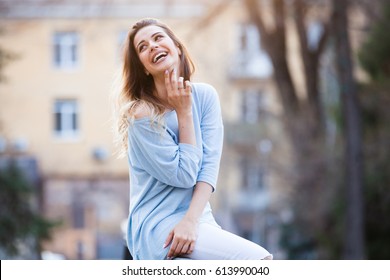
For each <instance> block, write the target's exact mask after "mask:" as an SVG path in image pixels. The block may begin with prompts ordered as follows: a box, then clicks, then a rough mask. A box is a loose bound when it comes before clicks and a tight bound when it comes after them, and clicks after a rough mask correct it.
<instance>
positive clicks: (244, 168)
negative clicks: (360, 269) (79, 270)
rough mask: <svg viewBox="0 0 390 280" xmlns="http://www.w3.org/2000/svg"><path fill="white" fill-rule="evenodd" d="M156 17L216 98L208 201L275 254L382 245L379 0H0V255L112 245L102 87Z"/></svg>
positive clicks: (389, 204)
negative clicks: (214, 159) (217, 161)
mask: <svg viewBox="0 0 390 280" xmlns="http://www.w3.org/2000/svg"><path fill="white" fill-rule="evenodd" d="M143 17H154V18H158V19H160V20H162V21H163V22H165V23H167V24H168V25H169V26H170V27H171V28H172V29H173V30H174V31H175V33H176V34H177V35H178V36H179V38H181V40H182V41H183V42H184V44H185V45H186V46H187V48H188V50H189V52H190V54H191V56H192V58H193V60H194V62H195V65H196V72H195V75H194V79H193V81H195V82H206V83H210V84H212V85H213V86H214V87H215V88H216V89H217V91H218V93H219V97H220V100H221V106H222V113H223V119H224V125H225V142H224V150H223V156H222V161H221V169H220V176H219V181H218V187H217V191H216V193H215V194H214V195H213V197H212V201H211V203H212V206H213V210H214V213H215V216H216V219H217V221H218V222H219V223H220V225H221V226H222V227H223V228H226V229H228V230H230V231H232V232H235V233H237V234H239V235H241V236H243V237H245V238H248V239H250V240H252V241H254V242H256V243H259V244H261V245H262V246H264V247H265V248H267V249H268V250H269V251H270V252H272V253H273V254H274V257H275V259H390V219H389V214H390V192H389V187H390V184H389V182H390V180H389V177H390V168H389V165H390V161H389V159H390V157H389V155H390V152H389V144H390V141H389V140H390V127H389V120H390V112H389V111H390V110H389V106H390V97H389V96H390V95H389V90H390V82H389V81H390V36H389V33H388V30H389V29H390V2H389V1H387V0H350V1H345V0H222V1H221V0H216V1H208V0H154V1H152V0H142V1H141V0H77V1H76V0H0V74H1V80H0V258H1V259H122V258H123V255H124V249H125V241H124V237H123V236H124V232H123V227H122V226H123V223H124V221H125V220H126V217H127V213H128V203H129V179H128V178H129V177H128V166H127V160H126V159H117V158H116V156H115V155H114V153H115V147H114V146H113V137H112V132H111V125H112V123H111V120H110V117H111V105H110V93H111V91H112V85H113V82H114V80H115V76H116V75H117V73H118V72H120V69H121V66H122V49H123V43H124V40H125V38H126V34H127V32H128V31H129V29H130V28H131V26H132V25H133V24H134V23H135V22H136V21H137V20H139V19H141V18H143Z"/></svg>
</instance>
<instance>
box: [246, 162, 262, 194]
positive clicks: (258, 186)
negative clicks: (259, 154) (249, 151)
mask: <svg viewBox="0 0 390 280" xmlns="http://www.w3.org/2000/svg"><path fill="white" fill-rule="evenodd" d="M241 174H242V188H243V189H244V190H248V191H250V190H252V191H254V190H263V189H264V168H263V167H262V165H261V162H260V161H259V160H253V159H250V158H247V157H244V158H242V161H241Z"/></svg>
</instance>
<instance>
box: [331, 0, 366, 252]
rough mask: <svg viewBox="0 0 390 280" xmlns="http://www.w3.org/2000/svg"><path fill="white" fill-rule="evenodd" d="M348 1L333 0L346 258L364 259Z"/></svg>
mask: <svg viewBox="0 0 390 280" xmlns="http://www.w3.org/2000/svg"><path fill="white" fill-rule="evenodd" d="M347 2H348V1H347V0H333V8H334V21H333V23H334V34H335V37H336V60H337V68H338V72H339V84H340V91H341V102H342V112H343V117H344V126H345V127H344V131H345V138H344V139H345V162H346V198H345V199H346V216H345V219H346V221H345V232H344V234H345V235H344V251H343V257H344V259H364V257H365V254H364V222H363V220H364V219H363V183H362V174H363V167H362V161H363V158H362V140H361V139H362V137H361V120H360V111H359V106H358V100H357V95H356V83H355V80H354V77H353V66H352V60H351V46H350V41H349V35H348V18H347V9H348V3H347Z"/></svg>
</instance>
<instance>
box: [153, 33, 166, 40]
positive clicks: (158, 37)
mask: <svg viewBox="0 0 390 280" xmlns="http://www.w3.org/2000/svg"><path fill="white" fill-rule="evenodd" d="M162 38H164V36H163V35H160V34H158V35H156V37H155V38H154V40H155V41H159V40H160V39H162Z"/></svg>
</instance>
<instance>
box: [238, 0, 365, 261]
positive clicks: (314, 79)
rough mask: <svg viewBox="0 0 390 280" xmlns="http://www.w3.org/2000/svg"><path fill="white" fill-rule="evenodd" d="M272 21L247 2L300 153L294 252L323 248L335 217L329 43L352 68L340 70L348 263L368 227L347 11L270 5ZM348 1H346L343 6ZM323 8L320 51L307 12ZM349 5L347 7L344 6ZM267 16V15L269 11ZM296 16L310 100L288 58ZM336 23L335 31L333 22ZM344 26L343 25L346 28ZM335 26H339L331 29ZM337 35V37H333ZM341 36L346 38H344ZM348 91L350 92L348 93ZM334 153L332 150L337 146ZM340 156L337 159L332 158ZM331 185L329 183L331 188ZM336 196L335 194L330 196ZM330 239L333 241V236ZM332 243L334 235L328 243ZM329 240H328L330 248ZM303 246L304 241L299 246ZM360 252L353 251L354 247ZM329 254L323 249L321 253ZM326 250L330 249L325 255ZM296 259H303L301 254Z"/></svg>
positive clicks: (310, 2)
mask: <svg viewBox="0 0 390 280" xmlns="http://www.w3.org/2000/svg"><path fill="white" fill-rule="evenodd" d="M270 2H271V12H272V18H274V27H273V28H269V27H268V28H267V26H266V24H265V21H264V18H263V14H262V12H261V11H262V10H265V9H260V6H259V5H260V1H257V0H245V2H244V3H245V6H246V8H247V11H248V13H249V15H250V18H251V20H252V22H253V23H254V24H255V25H256V27H257V29H258V31H259V33H260V36H261V38H262V42H263V47H264V49H265V50H266V51H267V52H268V54H269V56H270V58H271V61H272V63H273V66H274V80H275V83H276V86H277V89H278V94H279V97H280V100H281V103H282V105H283V109H284V113H285V117H284V127H285V130H286V132H287V135H288V136H289V139H290V142H291V146H292V148H293V151H294V152H295V166H298V168H297V170H296V173H297V174H299V175H298V179H297V180H296V181H295V182H293V184H294V189H295V195H294V196H293V207H294V208H295V209H294V210H295V214H296V219H295V221H294V222H295V223H297V224H298V227H299V230H298V233H297V234H298V235H299V236H300V239H301V241H300V243H301V244H298V245H296V246H295V247H301V248H303V250H302V251H305V250H306V251H308V250H310V249H312V250H316V251H318V252H324V250H321V247H323V246H322V244H321V241H319V240H320V238H319V237H320V236H321V235H323V234H322V233H323V232H325V231H326V229H327V228H326V227H327V225H328V224H329V219H330V212H331V211H332V209H331V206H329V204H331V203H330V202H331V200H326V199H325V197H326V196H327V195H328V194H329V193H327V192H328V190H329V189H332V188H335V187H334V185H335V181H332V179H330V178H329V177H330V176H329V174H328V170H329V168H330V165H329V163H327V156H326V153H327V152H328V151H329V152H330V154H331V153H332V152H333V151H332V150H330V149H329V147H327V146H326V144H325V139H326V130H325V126H324V121H325V116H324V107H323V106H324V104H323V103H322V102H321V94H320V88H319V62H320V59H321V55H322V54H323V52H324V49H325V47H326V46H327V42H328V38H329V37H331V35H332V36H334V37H335V38H336V45H337V49H336V53H337V59H338V61H339V62H343V63H347V64H348V65H347V68H340V67H343V66H344V65H341V64H340V63H339V64H338V65H339V68H340V71H339V73H340V85H341V88H342V96H343V98H342V100H341V103H342V112H343V117H344V121H345V127H344V128H345V129H346V130H345V134H344V135H345V138H346V140H347V141H346V145H345V151H346V160H345V164H346V166H347V170H348V172H347V174H346V177H345V185H346V186H347V189H348V191H347V196H346V197H345V202H346V204H347V219H346V221H347V227H346V228H345V230H344V235H345V236H346V238H345V239H344V240H345V242H347V246H346V247H345V249H344V250H345V253H344V257H345V258H353V259H354V258H362V257H363V248H364V242H363V227H362V215H363V213H362V204H363V202H362V193H361V191H362V177H361V175H360V174H361V173H360V170H361V164H362V158H361V156H360V151H361V140H360V139H361V136H360V128H359V125H360V120H359V110H358V106H357V101H356V88H355V86H354V80H353V78H352V70H351V69H352V65H351V58H350V55H351V54H350V47H349V41H348V37H346V35H347V34H348V32H347V29H346V28H347V25H346V24H347V15H346V11H345V10H346V7H344V6H341V7H340V6H339V5H340V3H338V4H337V1H333V5H331V3H330V2H329V1H325V0H322V1H321V0H319V1H314V0H293V1H285V0H271V1H270ZM341 2H345V1H341ZM319 5H322V6H321V7H320V8H322V10H323V11H327V10H328V11H329V12H328V13H327V14H328V15H327V17H324V16H322V17H321V18H318V20H320V22H321V25H322V30H323V32H322V33H321V36H320V38H319V39H318V42H317V44H316V46H315V47H310V46H309V41H308V37H307V34H308V24H309V18H308V13H309V11H310V10H313V9H315V8H316V7H317V8H318V6H319ZM344 5H345V3H344ZM267 11H268V10H267ZM322 14H326V12H322ZM289 15H292V17H293V19H294V22H295V26H296V30H297V33H298V38H299V42H300V53H301V58H302V64H303V68H304V74H305V75H304V78H305V92H306V98H299V97H298V92H297V89H296V88H297V87H296V85H295V84H294V82H293V79H292V75H291V72H290V69H289V68H288V56H289V54H288V53H287V47H286V41H287V34H286V24H287V18H288V16H289ZM335 20H336V21H337V23H335V24H334V25H333V26H332V23H333V22H334V21H335ZM343 24H344V26H341V25H343ZM332 27H335V28H333V29H331V28H332ZM331 32H333V34H332V33H331ZM341 36H344V37H343V38H341ZM346 90H347V91H346ZM332 148H333V147H332ZM333 156H335V155H333ZM329 182H330V184H327V185H326V183H329ZM331 192H332V191H331ZM351 229H352V230H354V231H355V232H354V238H348V236H349V234H350V231H351ZM330 238H331V237H330ZM324 239H328V241H329V236H328V237H327V238H324ZM328 241H326V240H325V241H324V244H326V243H327V242H328ZM298 243H299V242H298ZM302 244H306V245H305V246H303V245H302ZM352 247H354V248H357V250H356V251H353V252H352V251H351V248H352ZM322 249H324V248H322ZM325 251H326V250H325ZM329 256H330V253H329V252H325V253H324V254H323V255H319V257H320V258H321V257H322V258H329ZM291 257H293V258H301V257H302V255H299V252H298V253H297V254H296V255H295V256H291Z"/></svg>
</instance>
